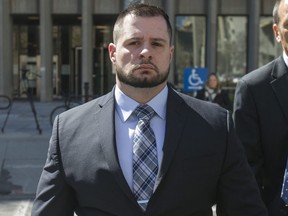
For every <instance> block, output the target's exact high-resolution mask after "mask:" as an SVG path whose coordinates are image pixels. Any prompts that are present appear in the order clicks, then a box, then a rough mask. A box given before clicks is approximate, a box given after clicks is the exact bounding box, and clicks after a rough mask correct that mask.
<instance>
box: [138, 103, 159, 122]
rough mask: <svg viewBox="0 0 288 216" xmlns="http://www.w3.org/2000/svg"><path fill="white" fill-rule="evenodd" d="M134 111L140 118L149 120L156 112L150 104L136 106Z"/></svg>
mask: <svg viewBox="0 0 288 216" xmlns="http://www.w3.org/2000/svg"><path fill="white" fill-rule="evenodd" d="M134 113H135V115H136V116H137V118H138V119H141V120H146V121H149V120H150V119H151V118H152V117H153V115H154V113H155V112H154V110H153V109H152V108H151V107H150V106H149V105H147V104H141V105H138V106H137V107H136V109H135V110H134Z"/></svg>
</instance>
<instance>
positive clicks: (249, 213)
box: [217, 114, 268, 216]
mask: <svg viewBox="0 0 288 216" xmlns="http://www.w3.org/2000/svg"><path fill="white" fill-rule="evenodd" d="M228 116H229V117H227V141H226V142H227V144H226V153H225V158H224V161H223V168H222V171H221V172H222V173H221V177H220V180H219V185H218V193H217V200H218V203H217V216H241V215H245V216H268V213H267V210H266V207H265V205H264V203H263V201H262V199H261V195H260V192H259V189H258V185H257V183H256V180H255V178H254V175H253V173H252V171H251V169H250V167H249V165H248V162H247V159H246V156H245V152H244V149H243V147H242V145H241V144H240V142H239V140H238V139H237V138H236V134H235V130H234V123H233V120H232V116H231V115H230V114H229V115H228Z"/></svg>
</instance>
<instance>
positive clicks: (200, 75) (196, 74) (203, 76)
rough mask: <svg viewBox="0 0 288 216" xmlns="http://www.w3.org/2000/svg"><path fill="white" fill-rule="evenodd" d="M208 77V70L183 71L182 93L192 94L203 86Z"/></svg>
mask: <svg viewBox="0 0 288 216" xmlns="http://www.w3.org/2000/svg"><path fill="white" fill-rule="evenodd" d="M207 77H208V68H185V69H184V92H185V93H189V92H191V93H193V92H195V91H198V90H200V89H202V88H203V87H204V86H205V83H206V81H207Z"/></svg>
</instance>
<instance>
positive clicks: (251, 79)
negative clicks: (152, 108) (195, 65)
mask: <svg viewBox="0 0 288 216" xmlns="http://www.w3.org/2000/svg"><path fill="white" fill-rule="evenodd" d="M234 118H235V119H234V120H235V125H236V131H237V134H238V135H239V138H240V140H241V142H242V144H243V145H244V147H245V149H246V153H247V157H248V160H249V163H250V165H251V167H252V169H253V171H254V174H255V176H256V178H257V181H258V184H259V187H260V189H261V192H262V196H263V199H264V201H265V203H266V205H267V207H268V209H269V215H270V216H281V215H287V214H286V212H287V210H286V212H285V213H284V214H283V213H281V212H280V211H282V207H283V206H284V204H283V202H282V199H281V198H280V192H281V187H282V181H283V176H284V170H285V165H286V160H287V155H288V71H287V68H286V65H285V63H284V60H283V58H282V56H281V57H279V58H277V59H276V60H274V61H272V62H270V63H269V64H267V65H265V66H263V67H261V68H259V69H257V70H255V71H253V72H250V73H249V74H247V75H245V76H244V77H243V78H242V79H241V80H240V82H239V83H238V85H237V88H236V92H235V99H234Z"/></svg>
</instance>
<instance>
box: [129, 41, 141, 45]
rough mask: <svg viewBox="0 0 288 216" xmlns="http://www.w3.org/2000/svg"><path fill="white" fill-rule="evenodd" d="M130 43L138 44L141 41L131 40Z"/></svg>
mask: <svg viewBox="0 0 288 216" xmlns="http://www.w3.org/2000/svg"><path fill="white" fill-rule="evenodd" d="M129 44H130V45H138V44H139V41H131V42H130V43H129Z"/></svg>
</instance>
